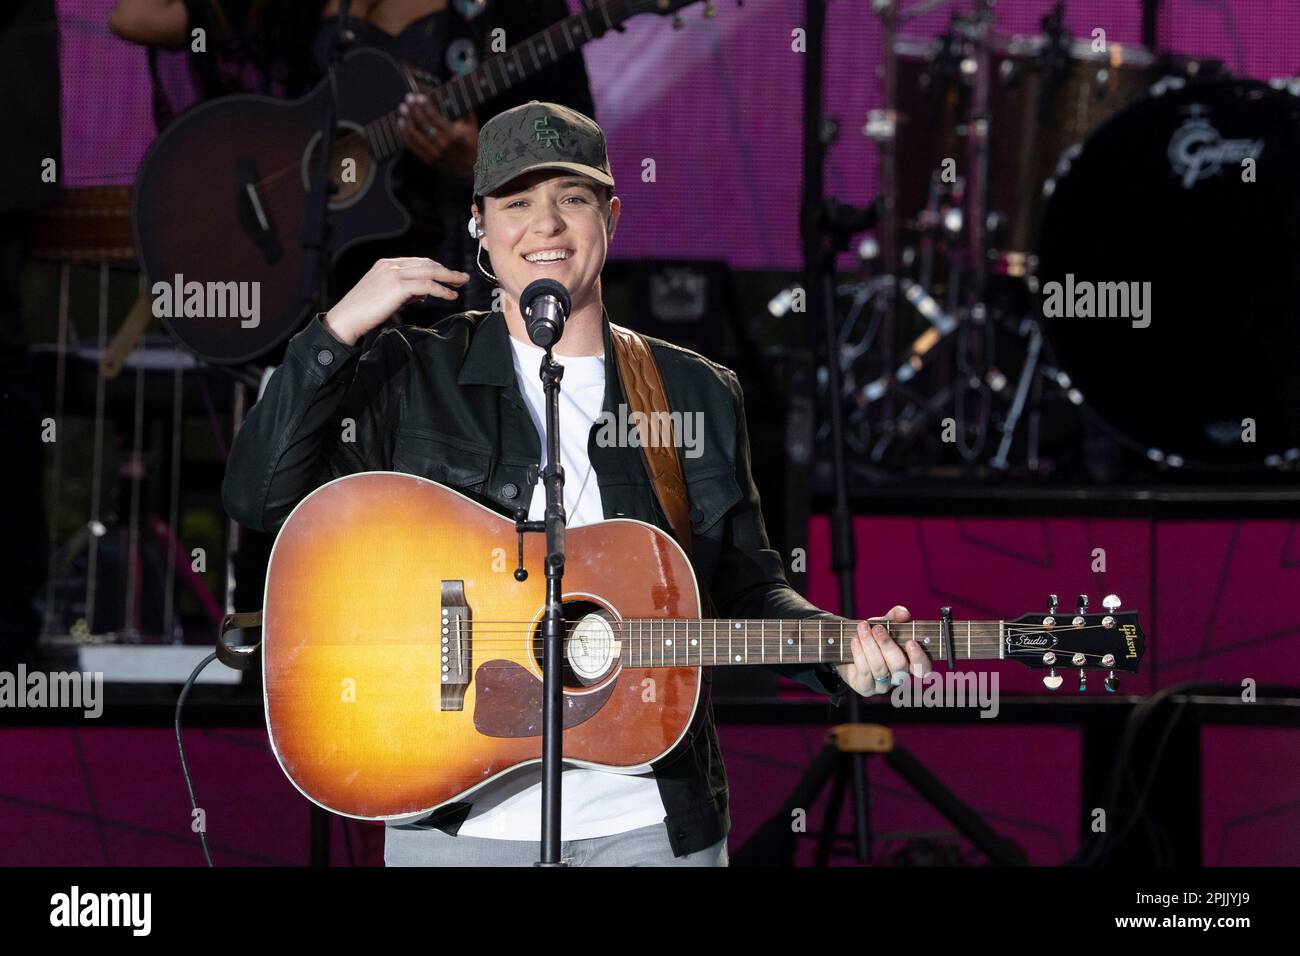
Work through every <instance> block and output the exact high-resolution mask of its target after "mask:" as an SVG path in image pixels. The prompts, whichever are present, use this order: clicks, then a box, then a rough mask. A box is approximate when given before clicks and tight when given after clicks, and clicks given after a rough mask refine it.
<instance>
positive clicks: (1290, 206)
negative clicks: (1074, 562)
mask: <svg viewBox="0 0 1300 956" xmlns="http://www.w3.org/2000/svg"><path fill="white" fill-rule="evenodd" d="M1047 188H1048V190H1049V191H1050V199H1049V201H1048V204H1047V208H1046V210H1045V213H1044V219H1043V226H1042V231H1041V234H1040V236H1039V244H1038V255H1039V271H1038V287H1037V292H1038V295H1037V297H1036V298H1037V301H1038V304H1039V306H1040V307H1041V308H1040V312H1039V315H1041V316H1042V318H1041V319H1040V321H1041V324H1042V328H1043V333H1044V335H1045V337H1046V339H1047V341H1048V343H1049V345H1050V346H1051V349H1052V352H1053V354H1054V357H1055V359H1056V361H1057V362H1058V364H1059V365H1060V367H1061V369H1062V370H1063V371H1065V372H1066V373H1068V375H1069V376H1070V378H1071V379H1072V380H1073V383H1074V385H1075V386H1076V387H1077V388H1078V389H1079V390H1080V391H1081V392H1082V394H1083V397H1084V400H1085V402H1086V403H1087V404H1088V405H1089V406H1091V407H1092V408H1093V409H1094V410H1095V411H1096V412H1097V413H1098V414H1099V415H1100V417H1101V418H1102V419H1104V420H1105V421H1106V422H1107V423H1109V424H1110V425H1111V426H1112V427H1113V429H1114V430H1115V431H1116V432H1118V433H1119V435H1120V436H1121V437H1127V438H1128V439H1131V442H1132V443H1136V444H1137V445H1138V446H1139V447H1140V448H1141V449H1142V450H1145V451H1146V453H1147V454H1148V456H1149V457H1151V458H1152V459H1154V460H1157V461H1164V462H1166V463H1168V464H1171V465H1175V466H1177V465H1186V466H1188V467H1208V468H1215V467H1241V466H1251V465H1262V464H1266V463H1267V464H1276V463H1277V461H1278V456H1282V457H1293V456H1295V455H1296V452H1295V449H1296V448H1297V447H1300V101H1298V100H1297V98H1296V97H1295V96H1293V95H1291V94H1289V93H1286V92H1283V91H1281V90H1275V89H1272V88H1270V87H1268V86H1265V85H1263V84H1260V83H1256V82H1253V81H1248V80H1216V81H1208V82H1201V83H1194V84H1188V85H1185V86H1181V87H1177V88H1173V89H1169V90H1166V91H1165V92H1162V93H1160V94H1159V95H1153V96H1150V97H1148V98H1146V99H1144V100H1141V101H1139V102H1138V103H1136V104H1134V105H1133V106H1131V107H1129V108H1128V109H1127V110H1125V111H1123V112H1121V113H1119V114H1118V115H1116V116H1115V117H1114V118H1112V119H1111V120H1109V121H1108V122H1107V123H1105V124H1104V125H1102V126H1101V127H1100V128H1099V129H1098V130H1097V131H1096V133H1095V134H1094V135H1093V136H1092V137H1091V138H1090V139H1089V140H1088V142H1087V143H1086V145H1085V146H1084V147H1083V149H1082V150H1080V151H1078V152H1077V154H1076V155H1073V156H1068V157H1067V158H1066V159H1064V160H1063V161H1062V163H1061V165H1060V167H1059V169H1058V176H1057V177H1056V178H1054V179H1053V180H1050V181H1049V183H1048V187H1047ZM1102 283H1107V284H1111V285H1108V286H1102ZM1115 283H1121V284H1123V288H1124V289H1126V290H1127V292H1128V293H1130V294H1129V296H1128V302H1127V303H1125V302H1124V300H1123V295H1121V294H1120V292H1119V287H1116V286H1114V285H1113V284H1115ZM1135 291H1136V292H1140V293H1142V296H1141V298H1138V299H1135V298H1134V296H1133V295H1132V293H1133V292H1135ZM1148 292H1149V294H1146V293H1148ZM1089 299H1091V302H1089ZM1126 305H1127V309H1126V308H1125V306H1126ZM1137 308H1142V309H1145V310H1146V317H1145V318H1140V317H1137V316H1136V314H1135V313H1136V309H1137ZM1103 310H1104V312H1108V313H1111V314H1110V315H1109V316H1108V317H1101V315H1100V314H1099V313H1102V312H1103ZM1115 312H1126V313H1127V314H1126V315H1118V316H1117V315H1114V314H1113V313H1115ZM1086 313H1090V316H1089V317H1083V315H1084V314H1086ZM1147 322H1149V324H1146V323H1147ZM1144 324H1146V327H1139V326H1142V325H1144ZM1248 420H1249V421H1248ZM1252 422H1253V432H1252ZM1251 438H1253V441H1251V440H1249V439H1251Z"/></svg>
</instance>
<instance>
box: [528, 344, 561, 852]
mask: <svg viewBox="0 0 1300 956" xmlns="http://www.w3.org/2000/svg"><path fill="white" fill-rule="evenodd" d="M541 376H542V388H543V389H544V390H545V392H546V449H547V450H546V467H545V468H544V469H542V482H543V484H544V485H545V487H546V516H545V519H544V522H543V526H544V528H545V529H546V565H545V568H546V614H545V616H544V617H543V618H542V858H541V860H540V861H538V863H537V864H536V865H537V866H564V865H565V864H564V863H563V862H562V861H561V860H560V774H561V771H562V769H563V760H564V725H563V712H562V703H563V695H562V694H561V691H562V690H563V680H564V675H563V670H562V665H563V661H564V607H563V604H562V602H561V597H562V595H563V594H564V588H563V581H564V553H565V552H564V548H565V544H564V538H565V521H566V520H567V519H566V517H565V514H564V468H563V466H562V465H561V464H560V379H561V378H563V377H564V366H563V365H560V364H559V363H558V362H556V361H555V359H554V358H553V357H552V355H551V348H550V346H548V347H547V349H546V355H545V356H544V357H543V358H542V369H541ZM530 523H532V522H530ZM534 524H535V523H534Z"/></svg>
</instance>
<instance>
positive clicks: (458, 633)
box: [439, 581, 474, 710]
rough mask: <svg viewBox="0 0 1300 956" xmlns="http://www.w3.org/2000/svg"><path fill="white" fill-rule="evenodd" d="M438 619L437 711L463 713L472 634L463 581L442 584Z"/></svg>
mask: <svg viewBox="0 0 1300 956" xmlns="http://www.w3.org/2000/svg"><path fill="white" fill-rule="evenodd" d="M440 616H441V618H442V620H441V624H440V625H439V633H440V637H441V640H440V642H439V643H440V646H441V649H440V651H439V656H440V657H441V659H442V667H441V671H440V673H441V676H442V681H441V690H442V697H441V701H440V704H441V708H442V709H443V710H464V709H465V689H466V688H467V687H468V686H469V678H470V674H471V673H472V670H473V663H474V662H473V659H472V656H471V653H470V651H471V648H472V632H471V621H470V613H469V603H468V602H467V601H466V600H465V582H464V581H443V582H442V609H441V612H440Z"/></svg>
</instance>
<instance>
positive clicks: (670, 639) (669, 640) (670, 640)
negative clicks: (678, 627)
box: [664, 637, 673, 645]
mask: <svg viewBox="0 0 1300 956" xmlns="http://www.w3.org/2000/svg"><path fill="white" fill-rule="evenodd" d="M672 642H673V639H672V638H671V637H670V638H668V640H666V641H664V644H665V645H670V644H672Z"/></svg>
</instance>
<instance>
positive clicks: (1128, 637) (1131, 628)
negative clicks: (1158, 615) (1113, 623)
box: [1119, 624, 1138, 657]
mask: <svg viewBox="0 0 1300 956" xmlns="http://www.w3.org/2000/svg"><path fill="white" fill-rule="evenodd" d="M1119 629H1120V630H1121V631H1123V632H1124V643H1125V644H1127V645H1128V655H1127V656H1128V657H1137V656H1138V651H1137V636H1138V629H1137V625H1135V624H1121V625H1120V628H1119Z"/></svg>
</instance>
